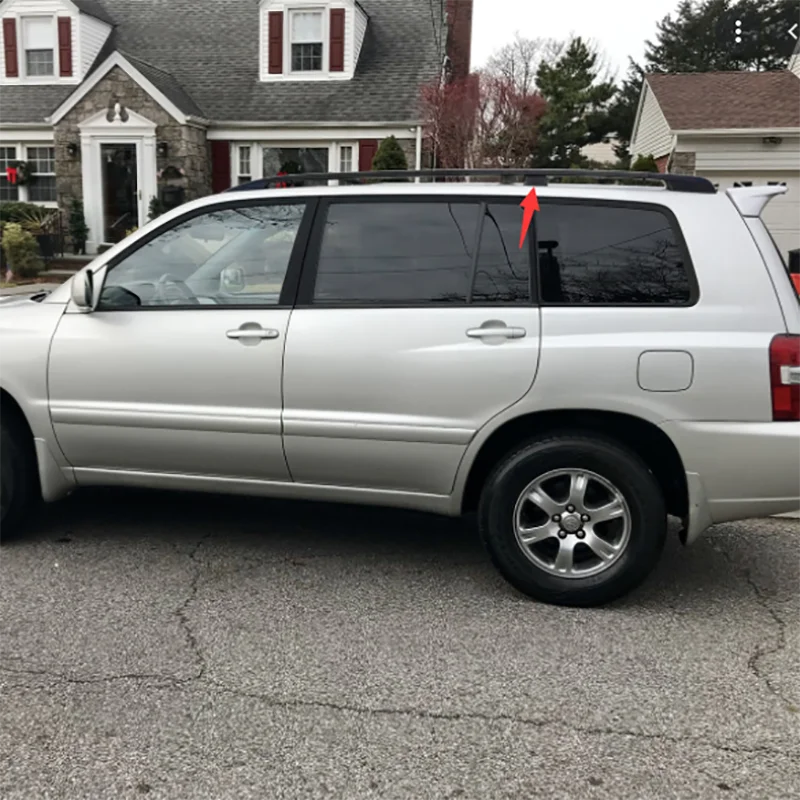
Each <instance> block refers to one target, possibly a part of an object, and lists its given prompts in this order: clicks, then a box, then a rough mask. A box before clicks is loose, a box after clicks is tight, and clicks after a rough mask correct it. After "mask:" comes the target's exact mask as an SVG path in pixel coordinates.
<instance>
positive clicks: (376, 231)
mask: <svg viewBox="0 0 800 800" xmlns="http://www.w3.org/2000/svg"><path fill="white" fill-rule="evenodd" d="M482 208H484V207H483V206H482V204H481V203H480V201H479V200H475V201H469V200H456V201H448V200H434V201H427V200H426V201H422V202H416V201H415V202H398V201H391V200H389V201H375V202H369V203H364V202H361V203H348V202H342V203H332V204H331V205H330V206H329V207H328V212H327V217H326V219H325V222H324V227H323V230H322V238H321V243H320V249H319V259H318V265H317V278H316V286H315V291H314V303H315V304H320V305H324V304H356V305H382V304H385V305H405V304H408V305H419V304H426V303H437V304H440V303H446V304H456V305H458V304H461V305H463V304H466V303H476V304H493V303H509V302H511V303H518V302H524V303H527V302H530V289H529V287H530V269H529V255H528V254H529V252H530V251H529V249H528V248H523V249H522V250H520V249H519V245H518V239H519V231H520V224H521V222H522V210H521V209H519V208H518V207H517V206H516V204H513V205H506V204H503V203H497V204H493V203H489V204H488V206H486V207H485V213H484V214H483V224H482V225H481V226H480V227H479V222H480V221H481V210H482ZM476 243H477V253H476Z"/></svg>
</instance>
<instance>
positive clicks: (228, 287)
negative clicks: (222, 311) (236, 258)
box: [219, 267, 246, 294]
mask: <svg viewBox="0 0 800 800" xmlns="http://www.w3.org/2000/svg"><path fill="white" fill-rule="evenodd" d="M219 285H220V289H222V291H223V292H226V293H227V294H239V293H240V292H243V291H244V289H245V286H246V281H245V275H244V270H243V269H242V268H241V267H225V269H224V270H222V272H220V274H219Z"/></svg>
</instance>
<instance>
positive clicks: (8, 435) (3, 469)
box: [0, 414, 38, 539]
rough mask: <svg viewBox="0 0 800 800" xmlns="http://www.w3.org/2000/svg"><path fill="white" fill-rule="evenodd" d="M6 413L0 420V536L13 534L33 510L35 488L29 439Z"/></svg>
mask: <svg viewBox="0 0 800 800" xmlns="http://www.w3.org/2000/svg"><path fill="white" fill-rule="evenodd" d="M7 416H9V415H6V414H4V415H3V419H2V420H0V538H3V539H6V538H8V537H9V536H10V535H12V534H14V533H16V532H17V531H18V530H19V529H20V528H21V527H22V525H23V524H24V523H25V521H26V520H27V519H28V517H29V516H30V514H31V513H32V511H33V505H34V500H35V497H36V491H37V486H38V483H37V476H36V459H35V456H34V452H33V442H32V441H29V440H28V437H26V436H24V435H23V434H22V433H21V432H20V426H17V425H14V424H13V420H12V419H7V418H6V417H7Z"/></svg>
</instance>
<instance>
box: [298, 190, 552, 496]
mask: <svg viewBox="0 0 800 800" xmlns="http://www.w3.org/2000/svg"><path fill="white" fill-rule="evenodd" d="M518 204H519V198H509V197H506V198H487V199H486V201H485V202H483V198H480V197H476V196H472V197H469V196H468V197H464V198H458V197H439V198H437V197H411V196H405V197H394V198H393V197H391V196H383V197H378V196H375V197H371V198H369V199H368V200H367V199H366V198H363V199H359V198H337V199H334V200H330V201H321V203H320V208H319V211H318V213H317V220H318V222H317V223H316V229H315V231H314V234H313V236H312V239H311V243H310V246H309V256H308V260H307V263H306V265H305V268H304V273H303V278H302V280H301V287H300V294H299V297H298V305H297V307H296V309H295V311H294V312H293V314H292V319H291V323H290V326H289V336H288V340H287V345H286V359H285V367H284V445H285V448H286V457H287V460H288V463H289V467H290V469H291V471H292V475H293V477H294V479H295V480H296V481H302V482H307V483H318V484H338V485H344V486H352V487H360V488H366V489H377V490H381V491H408V492H415V493H429V494H434V495H447V494H449V493H450V492H451V491H452V486H453V481H454V479H455V475H456V472H457V469H458V465H459V463H460V461H461V458H462V456H463V454H464V451H465V449H466V447H467V445H468V443H469V442H470V440H471V439H472V438H473V437H474V436H475V434H476V432H477V431H478V430H479V429H480V428H481V427H482V426H483V425H485V424H486V423H487V422H488V421H489V420H490V419H491V418H492V417H493V416H495V415H496V414H498V413H500V412H501V411H503V410H504V409H505V408H507V407H508V406H510V405H512V404H513V403H515V402H516V401H518V400H519V399H520V398H522V397H523V395H524V394H525V393H526V392H527V391H528V389H529V388H530V387H531V385H532V383H533V380H534V376H535V374H536V368H537V363H538V358H539V309H538V308H537V307H536V305H535V304H534V303H533V302H532V293H531V270H530V260H531V259H530V254H531V248H530V247H528V246H526V247H525V248H523V249H520V248H519V234H520V227H521V224H522V210H521V209H520V208H519V205H518Z"/></svg>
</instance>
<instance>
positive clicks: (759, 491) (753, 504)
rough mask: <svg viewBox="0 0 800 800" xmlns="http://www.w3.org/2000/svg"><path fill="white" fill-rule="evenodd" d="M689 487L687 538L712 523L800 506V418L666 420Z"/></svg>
mask: <svg viewBox="0 0 800 800" xmlns="http://www.w3.org/2000/svg"><path fill="white" fill-rule="evenodd" d="M661 428H662V430H663V431H664V432H665V433H666V434H667V435H668V436H669V437H670V438H671V439H672V441H673V442H674V443H675V446H676V447H677V448H678V452H679V453H680V456H681V459H682V460H683V465H684V469H685V470H686V477H687V483H688V486H689V505H690V512H689V520H688V522H687V525H686V534H685V535H686V541H687V543H691V542H692V541H693V540H694V539H696V538H697V537H698V536H699V535H700V534H701V533H702V532H703V531H704V530H705V529H706V528H707V527H708V526H709V525H713V524H715V523H717V522H728V521H730V520H736V519H748V518H751V517H767V516H770V515H772V514H782V513H785V512H788V511H797V510H798V509H800V422H666V423H664V424H662V425H661Z"/></svg>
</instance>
